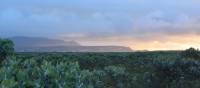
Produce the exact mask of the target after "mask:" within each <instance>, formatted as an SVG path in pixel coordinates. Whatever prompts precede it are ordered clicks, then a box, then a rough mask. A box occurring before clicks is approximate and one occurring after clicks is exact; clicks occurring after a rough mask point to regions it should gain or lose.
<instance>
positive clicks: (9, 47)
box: [0, 39, 14, 62]
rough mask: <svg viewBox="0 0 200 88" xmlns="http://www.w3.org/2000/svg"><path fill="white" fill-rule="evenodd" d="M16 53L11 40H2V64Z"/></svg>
mask: <svg viewBox="0 0 200 88" xmlns="http://www.w3.org/2000/svg"><path fill="white" fill-rule="evenodd" d="M13 53H14V43H13V42H12V41H11V40H9V39H0V62H1V61H3V60H4V59H5V58H6V57H7V56H9V55H11V54H13Z"/></svg>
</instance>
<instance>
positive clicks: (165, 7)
mask: <svg viewBox="0 0 200 88" xmlns="http://www.w3.org/2000/svg"><path fill="white" fill-rule="evenodd" d="M199 9H200V2H199V1H198V0H164V1H163V0H162V1H160V0H42V1H41V0H28V1H27V0H4V1H3V0H2V1H0V36H1V37H12V36H41V37H50V38H61V39H65V40H77V41H80V42H82V43H83V44H86V45H87V44H89V45H95V44H97V45H98V44H99V45H106V44H119V45H127V46H131V47H133V48H137V49H150V47H156V46H154V45H157V46H158V45H162V46H160V47H161V48H159V49H165V47H168V46H167V45H169V46H170V47H175V46H177V45H179V44H181V43H182V42H183V41H182V42H181V41H178V40H181V38H183V39H188V37H189V39H188V40H192V39H194V36H196V37H198V35H199V33H200V12H199V11H198V10H199ZM172 37H173V38H174V39H176V41H175V40H174V39H173V38H172ZM177 37H179V38H180V39H179V38H177ZM196 37H195V38H196ZM119 40H120V41H121V42H119ZM164 41H165V42H164ZM186 42H189V41H186ZM193 42H194V41H193ZM147 43H148V44H149V46H148V45H146V44H147ZM194 43H195V44H193V45H197V44H198V42H194ZM188 45H192V44H188ZM185 46H186V45H185ZM185 46H183V47H185Z"/></svg>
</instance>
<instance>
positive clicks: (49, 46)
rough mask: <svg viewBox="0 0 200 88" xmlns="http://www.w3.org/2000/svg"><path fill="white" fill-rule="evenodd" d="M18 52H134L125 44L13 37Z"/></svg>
mask: <svg viewBox="0 0 200 88" xmlns="http://www.w3.org/2000/svg"><path fill="white" fill-rule="evenodd" d="M10 39H11V40H12V41H13V42H14V43H15V51H16V52H132V50H131V49H130V48H129V47H124V46H82V45H80V44H79V43H78V42H76V41H63V40H58V39H49V38H41V37H12V38H10Z"/></svg>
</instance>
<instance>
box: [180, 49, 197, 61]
mask: <svg viewBox="0 0 200 88" xmlns="http://www.w3.org/2000/svg"><path fill="white" fill-rule="evenodd" d="M199 53H200V52H199V50H196V49H194V48H189V49H187V50H185V51H183V52H182V53H181V56H182V57H185V58H192V59H196V60H197V59H200V55H199Z"/></svg>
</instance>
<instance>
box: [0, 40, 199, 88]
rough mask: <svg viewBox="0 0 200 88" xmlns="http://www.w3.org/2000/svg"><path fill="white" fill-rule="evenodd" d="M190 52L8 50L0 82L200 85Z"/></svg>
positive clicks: (68, 86)
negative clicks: (13, 52)
mask: <svg viewBox="0 0 200 88" xmlns="http://www.w3.org/2000/svg"><path fill="white" fill-rule="evenodd" d="M0 42H1V41H0ZM0 44H1V43H0ZM6 45H7V44H6ZM3 46H4V45H1V47H3ZM9 47H12V43H10V45H9ZM6 50H7V49H5V50H3V51H4V52H7V51H6ZM194 51H195V53H196V52H197V54H198V53H199V52H198V50H195V49H194ZM188 52H191V51H190V50H186V51H184V52H180V51H166V52H134V53H15V55H13V54H7V55H6V56H3V58H4V59H2V60H3V62H2V63H1V67H0V88H200V62H199V60H198V58H197V57H195V59H193V58H194V57H190V54H189V55H188ZM192 52H193V51H192ZM192 54H193V53H192ZM1 55H3V54H1ZM1 58H2V57H1ZM5 58H6V59H5Z"/></svg>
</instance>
